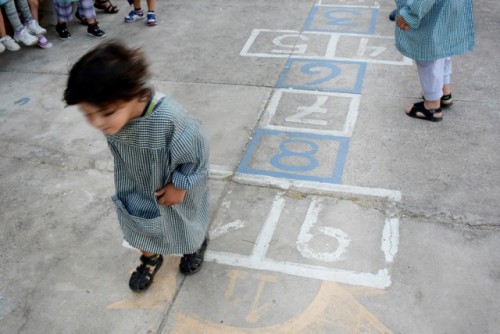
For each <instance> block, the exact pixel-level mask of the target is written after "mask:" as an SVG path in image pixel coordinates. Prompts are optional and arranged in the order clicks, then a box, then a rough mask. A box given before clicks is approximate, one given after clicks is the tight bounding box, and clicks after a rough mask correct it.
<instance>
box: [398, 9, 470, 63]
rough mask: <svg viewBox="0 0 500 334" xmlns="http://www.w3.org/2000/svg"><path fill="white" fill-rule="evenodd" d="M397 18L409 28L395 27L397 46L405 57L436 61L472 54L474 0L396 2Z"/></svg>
mask: <svg viewBox="0 0 500 334" xmlns="http://www.w3.org/2000/svg"><path fill="white" fill-rule="evenodd" d="M396 4H397V9H398V15H400V16H402V17H403V18H404V19H405V21H406V22H407V23H408V25H409V26H410V29H409V30H407V31H403V30H401V29H400V28H399V27H398V26H397V25H396V47H397V49H398V50H399V51H400V52H401V53H402V54H403V55H404V56H406V57H408V58H411V59H415V60H421V61H433V60H437V59H441V58H446V57H449V56H453V55H459V54H463V53H465V52H467V51H472V49H473V48H474V38H475V37H474V18H473V12H472V0H396Z"/></svg>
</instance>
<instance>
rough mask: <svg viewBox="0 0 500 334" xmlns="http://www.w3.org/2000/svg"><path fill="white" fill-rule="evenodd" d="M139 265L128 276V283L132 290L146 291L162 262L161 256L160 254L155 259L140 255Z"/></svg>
mask: <svg viewBox="0 0 500 334" xmlns="http://www.w3.org/2000/svg"><path fill="white" fill-rule="evenodd" d="M140 260H141V262H142V263H141V265H140V266H139V267H137V268H136V270H135V271H134V272H133V273H132V276H130V280H129V282H128V285H129V287H130V289H131V290H132V291H134V292H143V291H146V290H147V289H148V288H149V287H150V286H151V283H153V279H154V278H155V275H156V273H157V272H158V269H160V267H161V265H162V264H163V256H162V255H161V254H160V255H159V256H158V257H157V258H156V259H155V260H152V259H150V258H149V257H146V256H144V255H141V258H140Z"/></svg>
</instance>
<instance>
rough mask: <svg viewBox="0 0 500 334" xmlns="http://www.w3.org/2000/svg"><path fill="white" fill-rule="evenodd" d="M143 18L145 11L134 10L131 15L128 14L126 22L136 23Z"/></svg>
mask: <svg viewBox="0 0 500 334" xmlns="http://www.w3.org/2000/svg"><path fill="white" fill-rule="evenodd" d="M143 18H144V11H143V10H138V11H136V10H135V9H134V10H132V11H131V12H130V13H128V15H127V16H125V22H134V21H137V20H140V19H143Z"/></svg>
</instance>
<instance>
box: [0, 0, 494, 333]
mask: <svg viewBox="0 0 500 334" xmlns="http://www.w3.org/2000/svg"><path fill="white" fill-rule="evenodd" d="M119 5H120V7H121V10H120V13H119V14H117V15H105V14H99V15H98V20H99V21H100V25H101V27H102V28H103V29H104V30H105V31H106V32H107V34H108V37H107V38H113V37H121V38H123V39H125V40H126V41H127V42H129V43H130V44H132V45H136V46H143V47H144V49H145V51H146V53H147V55H148V57H149V59H150V60H151V62H152V68H153V70H154V85H155V86H156V88H157V89H158V90H160V91H162V92H164V93H167V94H170V95H172V96H173V97H174V98H175V99H177V100H178V101H180V102H181V103H182V104H184V105H185V106H186V107H187V108H188V109H189V110H190V111H191V112H192V113H193V114H194V115H196V116H197V117H199V118H200V119H201V120H202V121H203V123H204V126H205V128H206V130H207V133H208V135H209V139H210V144H211V148H212V155H211V178H210V186H211V202H212V208H213V210H212V223H211V230H210V239H211V242H210V245H209V250H208V252H207V255H206V263H205V265H204V267H203V269H202V271H201V272H200V273H198V274H197V275H194V276H192V277H184V276H182V275H181V274H179V273H178V261H179V257H178V256H171V257H168V258H167V261H166V263H165V264H164V267H163V268H162V269H161V271H160V272H159V273H158V275H157V277H156V279H155V282H154V283H153V285H152V287H151V288H150V290H149V291H148V292H146V293H144V294H140V295H138V294H134V293H132V292H131V291H130V290H129V289H128V286H127V282H128V278H129V275H130V273H131V272H132V270H133V269H134V268H135V266H136V265H137V264H138V253H137V252H136V251H133V250H130V249H127V248H124V247H122V246H121V244H122V238H121V232H120V230H119V227H118V224H117V222H116V217H115V211H114V208H113V205H112V202H111V201H110V196H111V195H112V193H113V176H112V160H111V156H110V154H109V153H108V150H107V147H106V144H105V140H104V138H103V136H102V135H101V134H100V133H98V132H97V131H96V130H94V129H92V128H90V127H89V126H88V125H86V124H85V122H84V119H83V117H82V116H81V115H80V114H79V112H78V111H77V109H76V108H73V107H70V108H64V105H63V103H62V101H61V95H62V91H63V89H64V85H65V80H66V74H67V71H68V69H69V67H70V66H71V64H72V63H73V62H74V61H75V60H76V59H78V57H79V56H80V55H82V54H83V53H84V52H85V51H87V50H89V49H90V48H91V47H93V46H95V45H97V44H98V43H99V41H97V40H95V39H92V38H91V37H88V36H87V35H86V31H85V28H84V27H83V26H81V25H79V24H78V23H77V22H72V23H71V24H70V26H69V27H70V31H71V32H72V34H73V38H72V39H71V40H70V41H65V42H62V41H60V40H58V39H57V38H56V36H55V33H54V32H53V26H50V27H49V33H48V37H49V39H50V40H51V41H52V42H53V43H54V47H53V48H52V49H49V50H41V49H37V48H36V47H23V48H22V50H20V51H18V52H15V53H9V52H5V53H3V54H1V55H0V133H1V140H0V156H1V160H0V185H1V196H0V206H1V208H2V209H1V211H0V212H1V213H0V223H1V224H0V260H1V261H0V268H1V270H0V333H6V334H11V333H117V334H118V333H119V334H127V333H158V334H159V333H499V332H500V321H499V320H498V319H499V318H498V314H500V302H499V300H500V229H499V225H500V210H499V208H498V203H499V202H500V181H499V180H500V168H499V166H500V153H499V152H500V151H499V149H498V142H499V141H500V135H499V130H498V129H499V128H500V117H499V111H498V107H497V105H498V103H499V102H500V99H499V97H498V92H499V91H500V89H499V81H498V80H497V76H498V73H499V65H498V61H496V60H495V59H497V58H498V57H497V55H498V54H499V53H500V45H499V44H498V43H495V41H497V40H498V36H497V34H498V31H500V20H499V15H500V4H499V3H498V2H497V1H495V0H480V1H475V12H476V29H477V30H476V31H477V46H476V50H475V52H474V53H472V54H467V55H464V56H460V57H456V58H454V77H453V95H454V100H455V104H454V106H453V107H452V108H451V110H449V111H446V112H445V114H444V120H443V122H441V123H436V124H432V123H429V122H423V121H418V120H414V119H411V118H409V117H406V116H405V115H404V113H403V107H404V105H405V104H407V103H410V102H413V101H416V100H417V99H418V98H419V96H420V89H419V83H418V78H417V76H416V71H415V67H414V66H413V65H412V64H411V62H408V60H406V59H404V58H402V57H401V56H400V55H399V54H398V52H397V51H396V50H395V48H394V46H393V44H394V40H393V31H394V25H393V23H392V22H390V21H389V20H388V19H387V17H388V14H389V12H390V11H391V10H392V7H393V3H392V2H390V1H389V2H381V3H378V2H376V1H372V0H323V1H318V0H283V1H265V0H257V1H243V0H234V1H224V0H213V1H209V2H203V1H180V0H171V1H158V5H157V12H158V18H159V25H158V26H157V27H154V28H148V27H146V26H145V24H144V22H136V23H133V24H127V25H126V24H124V23H123V21H122V20H123V16H124V15H125V14H126V12H127V11H128V10H129V9H128V8H127V5H126V2H120V3H119Z"/></svg>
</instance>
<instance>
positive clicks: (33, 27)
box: [26, 20, 47, 35]
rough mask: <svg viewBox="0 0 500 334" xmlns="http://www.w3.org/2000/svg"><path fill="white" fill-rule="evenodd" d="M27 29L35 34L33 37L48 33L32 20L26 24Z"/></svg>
mask: <svg viewBox="0 0 500 334" xmlns="http://www.w3.org/2000/svg"><path fill="white" fill-rule="evenodd" d="M26 28H28V30H29V31H30V32H31V33H33V35H43V34H46V33H47V30H45V29H44V28H42V27H40V25H39V24H38V22H37V21H36V20H31V21H29V22H28V23H27V24H26Z"/></svg>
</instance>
